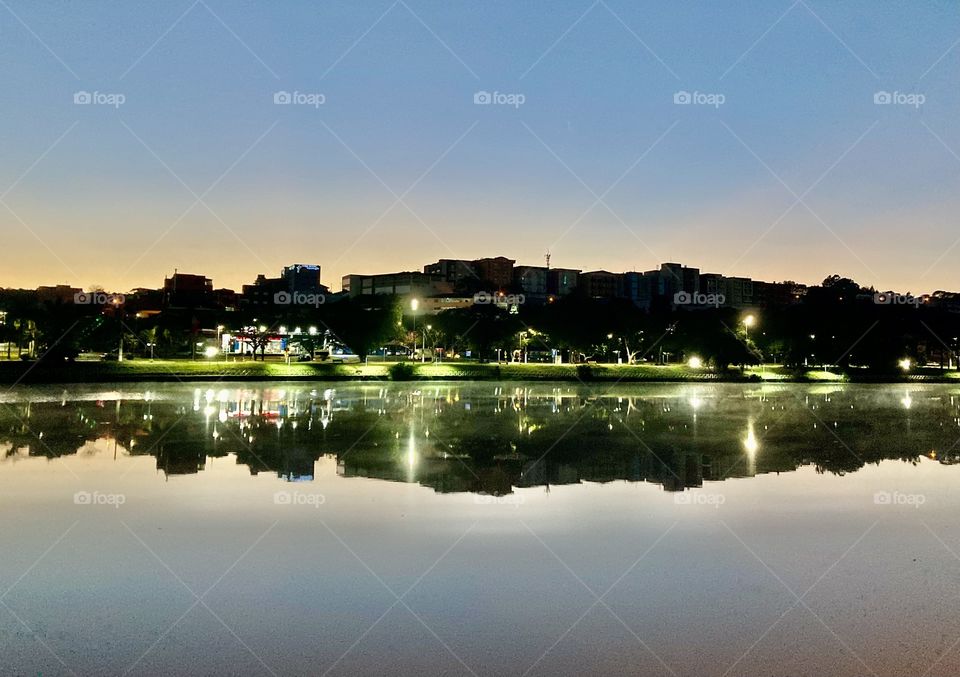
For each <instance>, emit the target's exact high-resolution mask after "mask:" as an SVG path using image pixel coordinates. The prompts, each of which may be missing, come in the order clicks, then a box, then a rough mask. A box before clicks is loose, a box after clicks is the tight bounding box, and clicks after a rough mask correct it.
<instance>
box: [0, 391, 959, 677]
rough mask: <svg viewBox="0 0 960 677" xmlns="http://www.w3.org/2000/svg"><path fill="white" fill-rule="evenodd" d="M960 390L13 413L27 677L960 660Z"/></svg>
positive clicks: (583, 395) (702, 671)
mask: <svg viewBox="0 0 960 677" xmlns="http://www.w3.org/2000/svg"><path fill="white" fill-rule="evenodd" d="M957 462H960V389H958V388H956V387H952V386H930V387H905V386H857V387H853V386H847V387H843V386H801V385H796V386H775V387H766V386H764V387H759V386H743V385H716V386H704V385H689V386H687V385H684V386H672V385H664V386H598V387H596V388H587V387H577V386H573V385H563V386H559V387H556V386H553V385H550V384H546V385H544V384H536V385H529V386H517V385H516V384H509V385H507V384H502V385H497V384H490V383H483V384H469V385H464V384H430V385H413V384H411V385H405V384H389V385H386V386H384V385H347V386H344V385H342V384H338V385H337V386H336V388H335V389H334V388H332V387H330V388H328V387H327V386H323V385H317V386H316V387H315V388H314V387H312V386H310V385H304V384H283V383H277V384H268V385H265V384H256V385H249V386H237V385H236V384H230V385H228V386H226V387H222V388H221V387H220V386H214V387H213V388H212V389H208V388H207V386H204V387H203V388H201V389H199V390H197V389H195V388H194V387H192V386H187V385H177V386H164V385H156V384H150V385H143V386H136V385H133V386H131V385H124V386H116V387H103V386H96V387H69V388H68V389H66V390H63V389H61V388H52V389H39V388H38V389H17V390H15V391H13V392H11V393H8V394H6V395H4V396H2V398H0V674H3V675H21V674H22V675H38V674H42V675H61V674H67V675H70V674H75V675H123V674H130V675H155V674H163V675H247V674H250V675H257V674H266V675H269V674H273V675H321V674H326V673H329V674H429V675H433V674H451V675H453V674H477V675H494V674H507V675H523V674H530V675H567V674H570V675H573V674H577V675H579V674H611V675H612V674H640V675H718V676H719V675H785V676H786V675H825V674H830V675H833V674H836V675H923V674H929V675H956V674H958V672H960V523H958V515H960V493H958V491H957V487H960V466H957V465H955V464H956V463H957Z"/></svg>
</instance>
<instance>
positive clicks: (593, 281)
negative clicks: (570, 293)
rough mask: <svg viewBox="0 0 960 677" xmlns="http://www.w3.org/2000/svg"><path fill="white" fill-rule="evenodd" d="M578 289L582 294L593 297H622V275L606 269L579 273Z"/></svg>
mask: <svg viewBox="0 0 960 677" xmlns="http://www.w3.org/2000/svg"><path fill="white" fill-rule="evenodd" d="M579 289H580V291H581V293H583V294H584V295H586V296H588V297H590V298H595V299H616V298H622V297H623V275H622V274H620V273H611V272H610V271H607V270H593V271H590V272H587V273H581V274H580V280H579Z"/></svg>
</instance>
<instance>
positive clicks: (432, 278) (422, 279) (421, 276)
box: [341, 271, 453, 297]
mask: <svg viewBox="0 0 960 677" xmlns="http://www.w3.org/2000/svg"><path fill="white" fill-rule="evenodd" d="M341 285H342V288H343V291H344V292H346V293H348V294H349V295H350V296H351V297H355V296H365V295H372V294H396V295H397V296H405V297H414V296H416V297H427V296H443V295H446V296H449V295H451V294H452V292H453V285H452V284H451V283H450V282H448V281H446V280H444V279H443V278H442V277H441V276H440V275H430V274H427V273H418V272H416V271H408V272H401V273H381V274H379V275H356V274H353V275H344V276H343V279H342V281H341Z"/></svg>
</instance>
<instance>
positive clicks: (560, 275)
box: [547, 268, 580, 296]
mask: <svg viewBox="0 0 960 677" xmlns="http://www.w3.org/2000/svg"><path fill="white" fill-rule="evenodd" d="M579 283H580V271H579V270H575V269H573V268H550V269H549V270H548V271H547V293H548V294H550V295H551V296H569V295H570V294H572V293H573V292H574V291H576V289H577V285H578V284H579Z"/></svg>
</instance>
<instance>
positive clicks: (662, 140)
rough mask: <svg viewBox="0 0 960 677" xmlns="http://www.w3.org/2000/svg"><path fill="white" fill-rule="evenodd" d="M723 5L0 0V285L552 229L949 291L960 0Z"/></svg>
mask: <svg viewBox="0 0 960 677" xmlns="http://www.w3.org/2000/svg"><path fill="white" fill-rule="evenodd" d="M723 4H724V6H723V7H721V6H719V5H718V3H709V2H700V3H693V2H682V1H680V2H671V3H660V2H642V3H637V2H627V1H625V0H598V2H595V3H593V4H591V1H590V0H578V1H572V0H571V1H566V0H563V1H559V0H558V1H552V2H545V1H530V2H524V3H518V2H516V1H515V0H496V1H493V2H484V3H468V2H449V1H440V0H398V1H397V2H393V1H392V0H382V1H381V0H378V1H376V2H374V1H371V2H353V1H342V2H323V3H316V2H265V1H263V2H253V1H246V0H241V1H236V2H227V1H225V0H197V1H196V2H194V0H171V1H170V2H164V3H152V2H132V1H130V0H123V1H120V0H118V1H116V2H97V3H89V2H66V1H55V0H51V1H50V2H44V3H34V2H28V1H26V0H6V1H5V2H3V3H0V37H2V40H0V57H2V60H3V68H2V69H0V81H2V83H3V86H0V111H2V124H0V155H2V157H3V162H2V163H0V200H2V202H0V223H2V225H3V230H4V234H5V238H4V239H5V246H4V247H3V248H2V250H0V286H26V287H33V286H36V285H38V284H55V283H70V284H73V285H75V286H84V287H86V286H89V285H92V284H100V285H103V286H104V287H106V288H108V289H111V290H115V291H125V290H127V289H130V288H133V287H137V286H154V287H155V286H158V285H159V284H161V283H162V279H163V276H164V275H169V274H170V273H172V272H173V270H174V268H178V269H179V270H180V271H182V272H193V273H205V274H207V275H208V276H211V277H213V279H214V284H215V285H217V286H231V287H235V288H239V286H240V285H242V284H243V283H245V282H249V281H251V280H252V279H253V278H254V277H255V276H256V274H257V273H267V274H270V275H276V274H277V273H278V272H279V270H280V268H281V267H282V266H283V265H286V264H289V263H295V262H302V263H319V264H321V265H322V266H323V279H324V281H325V282H326V283H328V284H331V285H332V286H333V288H334V289H339V286H340V285H339V280H340V276H341V275H343V274H346V273H350V272H386V271H390V270H405V269H419V268H420V267H421V266H422V265H423V264H424V263H427V262H430V261H434V260H436V259H438V258H442V257H456V258H474V257H478V256H491V255H499V254H502V255H507V256H510V257H511V258H516V259H517V260H518V262H521V263H526V264H542V262H543V254H544V252H545V251H547V250H548V249H549V250H550V251H551V253H552V255H553V258H552V265H554V266H558V267H576V268H582V269H594V268H606V269H608V270H615V271H621V270H647V269H651V268H654V267H656V266H657V265H658V264H659V263H660V262H661V261H681V262H685V263H687V264H689V265H696V266H699V267H700V268H701V269H702V270H704V271H709V272H720V273H724V274H728V275H746V276H752V277H754V278H757V279H768V280H782V279H795V280H798V281H801V282H807V283H815V282H818V281H819V280H821V279H823V278H824V277H825V276H826V275H829V274H831V273H835V272H836V273H842V274H845V275H848V276H851V277H853V278H855V279H856V280H857V281H859V282H861V283H862V284H866V285H871V284H872V285H876V286H877V287H879V288H884V289H887V288H890V289H896V290H898V291H902V292H907V291H910V292H914V293H920V292H928V291H933V290H936V289H951V290H960V275H958V274H957V266H956V259H957V256H958V255H960V246H957V247H954V245H955V244H956V242H957V239H958V238H960V229H958V228H957V213H958V209H957V208H958V205H960V193H958V190H957V188H958V186H960V119H958V116H957V111H958V110H960V87H958V85H960V44H958V42H960V5H958V4H957V3H956V2H953V1H949V2H948V1H946V0H941V1H932V0H931V1H921V2H913V3H898V2H877V1H875V0H870V1H862V2H861V1H852V2H844V3H835V2H826V1H824V0H809V1H807V0H798V1H797V2H791V0H782V1H780V0H777V1H771V0H763V1H758V2H739V3H723ZM78 90H84V91H90V92H93V91H97V92H101V93H121V94H123V95H124V96H125V98H126V101H125V102H124V103H123V105H121V106H120V107H119V108H114V107H110V106H107V105H75V104H74V102H73V101H74V93H75V92H76V91H78ZM279 90H285V91H290V92H293V91H299V92H303V93H322V94H323V95H324V96H325V103H323V105H321V106H319V107H318V108H314V107H310V106H307V105H287V106H281V105H275V104H274V92H276V91H279ZM479 90H486V91H490V92H493V91H498V92H503V93H520V94H523V96H524V97H525V102H524V103H523V105H522V106H520V107H519V108H514V107H510V106H506V105H485V106H483V105H475V104H474V93H475V92H477V91H479ZM679 90H684V91H689V92H693V91H698V92H705V93H720V94H722V95H723V96H724V97H725V102H724V103H723V105H721V106H720V107H719V108H714V107H710V106H706V105H676V104H675V103H674V93H675V92H677V91H679ZM877 91H889V92H894V91H897V92H902V93H920V94H922V95H923V96H924V97H925V102H924V103H923V105H922V106H920V107H919V108H914V107H911V106H908V105H895V104H891V105H876V104H875V103H874V94H875V93H876V92H877ZM618 180H619V182H618ZM408 191H409V192H408ZM398 197H399V198H401V201H400V202H397V198H398ZM598 197H600V198H602V200H601V201H600V202H597V198H598ZM198 198H202V200H201V201H200V202H197V199H198ZM798 198H800V202H798ZM391 206H392V209H391ZM791 206H792V207H793V208H792V209H790V210H789V211H788V209H789V208H790V207H791ZM191 207H192V208H191ZM591 207H592V208H591Z"/></svg>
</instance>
